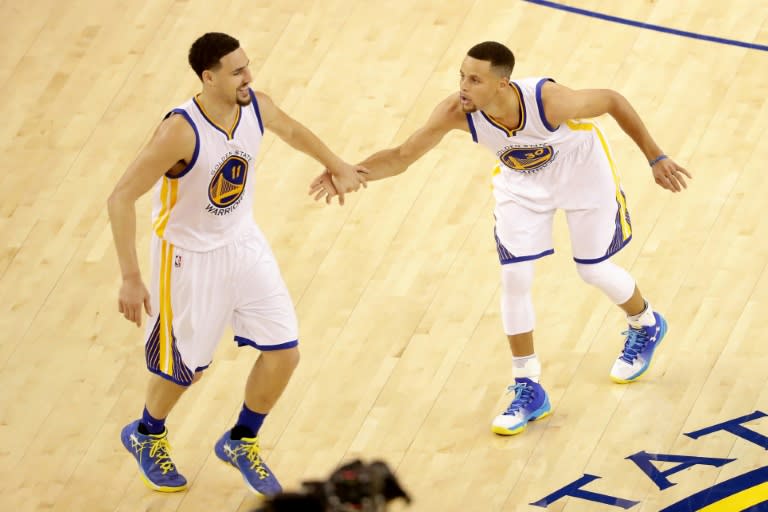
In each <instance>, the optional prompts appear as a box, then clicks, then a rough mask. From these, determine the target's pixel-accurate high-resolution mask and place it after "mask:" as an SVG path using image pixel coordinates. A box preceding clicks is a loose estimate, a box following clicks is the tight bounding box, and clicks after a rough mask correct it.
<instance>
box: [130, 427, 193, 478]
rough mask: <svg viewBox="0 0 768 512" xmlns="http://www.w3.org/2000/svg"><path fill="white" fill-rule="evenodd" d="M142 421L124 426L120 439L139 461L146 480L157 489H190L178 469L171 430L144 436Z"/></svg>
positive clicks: (142, 476)
mask: <svg viewBox="0 0 768 512" xmlns="http://www.w3.org/2000/svg"><path fill="white" fill-rule="evenodd" d="M139 423H140V420H136V421H134V422H132V423H129V424H128V425H126V426H125V427H123V431H122V432H121V433H120V440H121V441H122V442H123V446H125V449H126V450H128V451H129V452H131V455H133V456H134V457H135V458H136V462H138V463H139V471H140V472H141V478H142V480H144V483H145V484H146V485H147V487H149V488H150V489H152V490H153V491H160V492H178V491H183V490H184V489H186V488H187V479H186V478H184V477H183V476H181V475H180V474H179V472H178V471H176V465H175V464H174V463H173V461H172V460H171V455H170V451H171V445H170V444H168V430H167V429H166V430H165V431H164V432H163V433H162V434H156V435H152V434H150V435H144V434H142V433H141V432H139Z"/></svg>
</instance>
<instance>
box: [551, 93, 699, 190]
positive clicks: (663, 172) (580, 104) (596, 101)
mask: <svg viewBox="0 0 768 512" xmlns="http://www.w3.org/2000/svg"><path fill="white" fill-rule="evenodd" d="M541 96H542V101H543V103H544V113H545V116H546V117H547V122H549V124H550V125H552V126H559V125H560V124H562V123H564V122H566V121H568V120H570V119H584V118H591V117H597V116H601V115H603V114H610V115H611V116H612V117H613V118H614V119H615V120H616V122H617V123H618V124H619V126H620V127H621V129H622V130H624V132H625V133H626V134H627V135H629V136H630V138H631V139H632V140H633V141H635V144H637V147H639V148H640V150H641V151H642V152H643V154H644V155H645V158H646V159H647V160H648V163H649V165H650V166H651V170H652V172H653V177H654V180H655V181H656V183H658V184H659V185H660V186H661V187H663V188H665V189H667V190H671V191H672V192H680V191H681V190H682V189H684V188H687V186H688V185H687V183H686V181H685V177H688V178H692V176H691V174H690V173H689V172H688V171H687V170H685V169H684V168H683V167H681V166H679V165H678V164H677V163H675V162H674V161H672V159H670V158H669V157H667V156H666V155H665V154H664V153H663V152H662V151H661V149H660V148H659V146H658V145H657V144H656V142H655V141H654V140H653V137H651V134H650V133H649V132H648V129H647V128H646V127H645V124H643V121H642V119H640V116H639V115H638V114H637V112H636V111H635V109H634V108H633V107H632V105H631V104H630V103H629V101H627V99H626V98H625V97H624V96H622V95H621V94H619V93H618V92H616V91H613V90H610V89H582V90H572V89H569V88H568V87H565V86H563V85H560V84H556V83H554V82H547V83H545V84H544V86H543V87H542V91H541Z"/></svg>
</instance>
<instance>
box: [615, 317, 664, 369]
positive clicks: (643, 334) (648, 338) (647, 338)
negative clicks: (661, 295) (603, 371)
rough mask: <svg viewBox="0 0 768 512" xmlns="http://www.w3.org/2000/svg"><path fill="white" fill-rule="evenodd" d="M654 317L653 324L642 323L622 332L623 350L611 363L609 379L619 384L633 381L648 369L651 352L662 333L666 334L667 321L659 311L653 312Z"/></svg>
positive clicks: (657, 343) (651, 356) (656, 346)
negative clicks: (624, 337) (624, 336)
mask: <svg viewBox="0 0 768 512" xmlns="http://www.w3.org/2000/svg"><path fill="white" fill-rule="evenodd" d="M653 316H654V318H655V319H656V323H655V324H654V325H647V326H646V325H642V326H638V327H634V326H632V325H630V326H629V329H628V330H626V331H624V332H623V333H622V334H624V335H626V337H627V339H626V341H625V342H624V350H622V351H621V354H619V357H618V358H617V359H616V361H615V362H614V363H613V368H611V379H613V381H614V382H618V383H619V384H628V383H630V382H634V381H636V380H637V379H639V378H640V377H642V376H643V374H644V373H645V372H646V371H648V368H650V366H651V360H652V359H653V353H654V352H655V351H656V349H657V348H658V347H659V344H660V343H661V340H662V339H663V338H664V335H665V334H667V321H666V320H664V317H663V316H661V315H660V314H659V313H656V312H655V311H654V312H653Z"/></svg>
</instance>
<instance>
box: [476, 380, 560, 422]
mask: <svg viewBox="0 0 768 512" xmlns="http://www.w3.org/2000/svg"><path fill="white" fill-rule="evenodd" d="M507 390H508V391H510V392H514V393H515V397H514V398H513V399H512V402H511V403H510V404H509V407H507V410H506V411H504V412H503V413H501V414H500V415H498V416H496V418H495V419H494V420H493V423H492V425H491V430H492V431H493V432H494V433H496V434H501V435H503V436H513V435H515V434H519V433H520V432H522V431H523V430H525V427H526V425H527V424H528V422H529V421H536V420H538V419H540V418H543V417H545V416H547V415H549V414H550V413H551V412H552V406H551V405H550V404H549V397H548V396H547V392H546V391H544V388H543V387H541V384H539V383H538V382H534V381H532V380H531V379H526V378H516V379H515V384H514V385H513V386H509V388H507Z"/></svg>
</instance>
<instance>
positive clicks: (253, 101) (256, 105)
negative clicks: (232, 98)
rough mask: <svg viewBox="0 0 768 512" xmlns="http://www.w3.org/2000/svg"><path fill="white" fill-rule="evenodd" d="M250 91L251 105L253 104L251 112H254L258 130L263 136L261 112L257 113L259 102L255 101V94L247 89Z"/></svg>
mask: <svg viewBox="0 0 768 512" xmlns="http://www.w3.org/2000/svg"><path fill="white" fill-rule="evenodd" d="M248 90H249V91H251V103H252V104H253V111H254V112H256V119H258V120H259V128H261V134H262V135H264V123H263V122H261V112H259V102H258V101H256V93H255V92H253V89H248Z"/></svg>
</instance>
